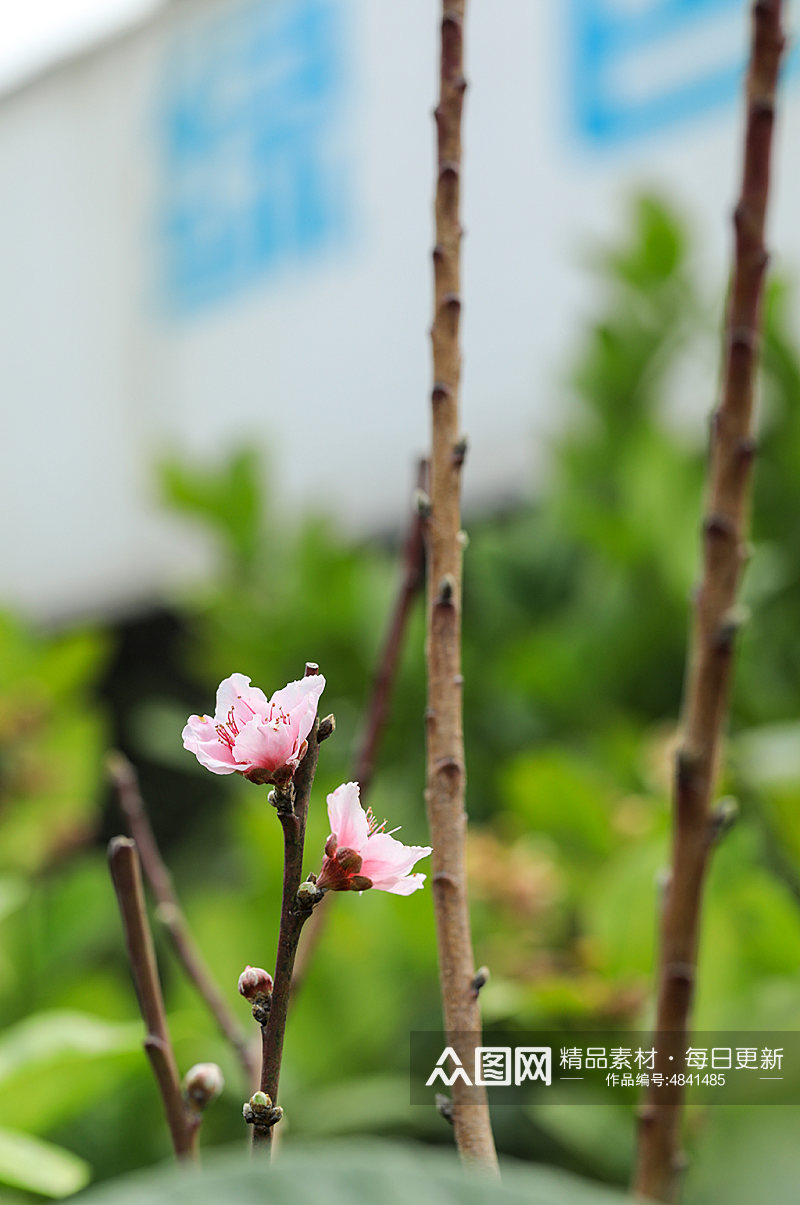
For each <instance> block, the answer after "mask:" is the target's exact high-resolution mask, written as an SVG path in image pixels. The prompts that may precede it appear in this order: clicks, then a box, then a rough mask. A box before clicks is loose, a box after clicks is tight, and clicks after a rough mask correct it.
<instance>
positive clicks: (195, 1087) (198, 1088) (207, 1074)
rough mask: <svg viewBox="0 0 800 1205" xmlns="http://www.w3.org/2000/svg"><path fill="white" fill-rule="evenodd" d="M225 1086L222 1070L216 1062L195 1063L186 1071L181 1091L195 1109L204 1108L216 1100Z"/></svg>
mask: <svg viewBox="0 0 800 1205" xmlns="http://www.w3.org/2000/svg"><path fill="white" fill-rule="evenodd" d="M224 1086H225V1081H224V1080H223V1078H222V1072H221V1071H220V1069H219V1067H218V1066H217V1064H216V1063H195V1065H194V1067H190V1068H189V1070H188V1071H187V1072H186V1075H185V1076H184V1080H183V1091H184V1094H185V1096H186V1099H187V1100H188V1102H189V1104H190V1105H192V1106H193V1107H194V1108H195V1109H198V1110H200V1109H205V1108H206V1107H207V1106H208V1105H210V1104H211V1102H212V1100H216V1098H217V1097H218V1096H219V1094H220V1092H221V1091H222V1089H223V1088H224Z"/></svg>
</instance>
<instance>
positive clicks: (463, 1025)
mask: <svg viewBox="0 0 800 1205" xmlns="http://www.w3.org/2000/svg"><path fill="white" fill-rule="evenodd" d="M464 11H465V0H443V3H442V22H441V64H440V66H441V70H440V94H439V103H438V105H437V107H436V112H435V117H436V131H437V181H436V200H435V212H436V245H435V247H434V250H433V269H434V316H433V327H432V331H431V337H432V342H433V390H432V394H431V402H432V419H433V446H432V456H431V471H430V479H431V481H430V502H431V513H430V517H429V519H428V522H427V544H428V566H429V573H428V643H427V661H428V708H427V712H426V718H427V738H428V740H427V762H428V772H427V790H426V801H427V808H428V820H429V824H430V831H431V844H432V845H433V879H432V886H433V900H434V910H435V914H436V930H437V939H438V947H439V972H440V979H441V988H442V1002H443V1006H444V1020H445V1028H446V1030H447V1041H448V1044H449V1045H451V1046H453V1047H454V1048H455V1049H456V1050H457V1052H458V1054H459V1057H460V1058H461V1061H462V1063H464V1064H465V1065H466V1066H470V1065H474V1051H475V1047H476V1046H477V1045H479V1044H480V1041H481V1037H480V1034H481V1017H480V1008H479V1005H478V999H477V993H476V992H475V991H474V990H473V988H472V980H473V977H474V974H475V964H474V959H473V954H472V936H471V932H470V920H469V902H468V898H467V883H466V830H467V816H466V809H465V786H466V784H465V770H464V737H463V719H462V699H461V688H462V682H463V679H462V676H461V555H462V536H461V514H460V498H461V467H462V464H463V461H464V454H465V450H466V445H465V443H464V441H463V439H462V437H461V432H460V430H459V397H458V395H459V384H460V376H461V351H460V346H459V324H460V315H461V292H460V290H461V269H460V252H461V233H462V231H461V221H460V215H459V207H460V191H461V117H462V108H463V101H464V92H465V89H466V81H465V79H464V41H463V40H464ZM452 1117H453V1126H454V1129H455V1139H456V1143H457V1146H458V1149H459V1152H460V1153H461V1156H462V1158H464V1159H465V1160H469V1161H470V1162H473V1163H477V1164H481V1165H483V1166H485V1167H487V1168H489V1169H492V1170H495V1169H496V1167H497V1155H496V1153H495V1147H494V1139H493V1137H492V1129H491V1122H490V1119H489V1106H488V1101H487V1097H486V1090H485V1088H481V1087H477V1086H476V1087H472V1086H470V1085H466V1084H464V1083H462V1082H461V1080H460V1079H459V1080H457V1081H456V1082H455V1083H454V1084H453V1110H452Z"/></svg>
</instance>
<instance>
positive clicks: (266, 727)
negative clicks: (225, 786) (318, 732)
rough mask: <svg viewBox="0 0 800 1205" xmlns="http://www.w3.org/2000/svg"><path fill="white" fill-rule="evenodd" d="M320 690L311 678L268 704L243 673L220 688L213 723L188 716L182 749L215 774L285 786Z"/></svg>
mask: <svg viewBox="0 0 800 1205" xmlns="http://www.w3.org/2000/svg"><path fill="white" fill-rule="evenodd" d="M324 688H325V679H324V678H323V676H322V674H311V675H309V676H308V677H306V678H300V679H299V681H297V682H290V683H289V684H288V686H284V687H283V688H282V689H281V690H276V691H275V694H274V695H273V696H272V698H271V699H267V696H266V695H265V694H264V693H263V691H261V690H259V689H258V687H257V686H251V685H250V679H249V678H245V676H244V674H231V676H230V678H226V679H225V681H224V682H220V684H219V689H218V690H217V704H216V710H215V712H214V716H213V718H212V717H209V716H207V715H191V716H189V722H188V724H187V725H186V727H185V728H184V730H183V745H184V748H185V749H188V750H189V751H190V753H194V755H195V757H196V758H197V760H198V761H199V762H200V764H201V766H205V768H206V769H207V770H211V772H212V773H213V774H244V775H245V777H246V778H249V779H250V780H251V781H252V782H259V783H264V782H285V781H287V780H288V779H289V778H291V776H292V774H293V773H294V771H295V770H296V769H297V767H298V765H299V764H300V762H301V761H302V759H303V757H304V756H305V752H306V749H307V748H308V741H307V737H308V734H309V732H310V731H311V728H312V726H313V723H314V717H315V715H316V714H317V702H318V700H319V696H320V695H321V694H322V691H323V690H324Z"/></svg>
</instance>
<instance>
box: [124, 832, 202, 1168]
mask: <svg viewBox="0 0 800 1205" xmlns="http://www.w3.org/2000/svg"><path fill="white" fill-rule="evenodd" d="M108 864H109V869H110V871H111V878H112V881H113V883H114V890H115V891H116V893H117V901H118V903H119V910H120V915H121V916H122V925H123V928H124V930H125V944H126V946H127V950H128V960H129V962H130V965H131V972H132V974H133V982H134V984H135V986H136V995H137V998H138V1000H139V1009H140V1012H141V1014H142V1019H143V1020H144V1024H145V1029H146V1031H147V1032H146V1036H145V1040H144V1048H145V1051H146V1052H147V1057H148V1058H149V1060H150V1065H151V1067H152V1069H153V1074H154V1075H155V1078H156V1083H157V1084H158V1090H159V1092H160V1093H161V1100H162V1102H163V1105H164V1112H165V1114H166V1118H167V1124H168V1125H169V1131H170V1135H171V1137H172V1145H173V1147H174V1149H175V1154H176V1156H177V1157H178V1158H179V1159H187V1158H193V1157H195V1153H196V1151H195V1141H196V1136H197V1127H198V1124H199V1120H198V1119H197V1118H196V1117H194V1116H190V1115H189V1112H188V1110H187V1109H186V1106H185V1105H184V1101H183V1094H182V1090H181V1084H180V1077H179V1076H178V1067H177V1063H176V1062H175V1053H174V1051H173V1049H172V1043H171V1042H170V1037H169V1030H168V1028H167V1016H166V1011H165V1009H164V998H163V996H162V994H161V984H160V982H159V978H158V967H157V966H156V956H155V951H154V949H153V937H152V934H151V932H150V926H149V924H148V922H147V913H146V911H145V904H144V891H143V889H142V876H141V870H140V866H139V855H138V853H137V850H136V844H135V842H133V841H130V840H128V838H127V837H114V838H113V840H112V841H111V842H110V843H109V846H108Z"/></svg>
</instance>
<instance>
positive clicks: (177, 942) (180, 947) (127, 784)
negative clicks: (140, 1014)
mask: <svg viewBox="0 0 800 1205" xmlns="http://www.w3.org/2000/svg"><path fill="white" fill-rule="evenodd" d="M108 770H109V774H110V776H111V779H112V781H113V783H114V786H115V787H116V791H117V798H118V800H119V806H120V809H121V811H122V814H123V816H124V817H125V819H126V821H127V824H128V829H129V832H130V834H131V836H132V837H133V839H134V841H135V842H136V845H137V847H138V849H139V857H140V858H141V862H142V869H143V871H144V874H145V877H146V879H147V881H148V883H149V884H150V887H151V889H152V892H153V895H154V896H155V899H156V903H157V905H158V908H157V911H156V916H157V917H158V919H159V921H160V922H161V923H162V924H163V926H164V928H165V929H166V931H167V934H168V935H169V939H170V941H171V943H172V947H173V949H174V951H175V955H176V957H177V958H178V961H179V962H180V964H181V966H182V967H183V969H184V971H185V972H186V974H187V976H188V977H189V979H190V980H191V981H192V983H193V984H194V985H195V987H196V988H197V991H198V993H199V994H200V996H201V997H202V998H203V1000H204V1001H205V1003H206V1004H207V1005H208V1009H209V1011H210V1012H211V1014H212V1016H213V1017H214V1020H215V1021H216V1023H217V1026H218V1027H219V1030H220V1032H221V1033H222V1034H223V1036H224V1037H225V1038H227V1040H228V1042H230V1044H231V1046H232V1047H233V1049H234V1051H235V1052H236V1056H237V1058H238V1059H239V1062H240V1063H241V1066H242V1070H243V1071H244V1074H245V1077H246V1081H247V1084H248V1087H252V1086H253V1085H254V1084H255V1083H256V1081H257V1077H258V1062H257V1059H256V1057H255V1055H254V1052H253V1051H252V1050H251V1048H250V1046H249V1044H248V1041H247V1038H246V1036H245V1034H244V1031H243V1030H242V1029H241V1027H240V1026H239V1024H238V1023H237V1021H236V1019H235V1017H234V1016H233V1014H232V1012H231V1011H230V1009H229V1008H228V1006H227V1004H226V1003H225V999H224V997H223V995H222V993H221V992H220V990H219V988H218V987H217V985H216V983H215V982H214V979H213V977H212V975H211V972H210V971H209V969H208V967H207V966H206V963H205V960H204V959H203V956H202V954H201V953H200V950H199V948H198V946H197V943H196V942H195V940H194V938H193V937H192V934H191V932H190V931H189V927H188V925H187V923H186V918H185V916H184V914H183V909H182V908H181V906H180V903H179V902H178V897H177V895H176V893H175V888H174V886H173V883H172V876H171V875H170V872H169V869H168V868H167V866H166V864H165V862H164V859H163V858H162V857H161V852H160V850H159V848H158V845H157V843H156V839H155V834H154V833H153V829H152V826H151V824H150V819H149V817H148V815H147V810H146V808H145V805H144V800H143V799H142V794H141V791H140V789H139V782H138V779H137V776H136V771H135V770H134V768H133V766H132V765H131V764H130V762H129V761H128V760H127V758H125V757H123V755H122V754H121V753H112V754H111V755H110V756H109V758H108Z"/></svg>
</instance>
